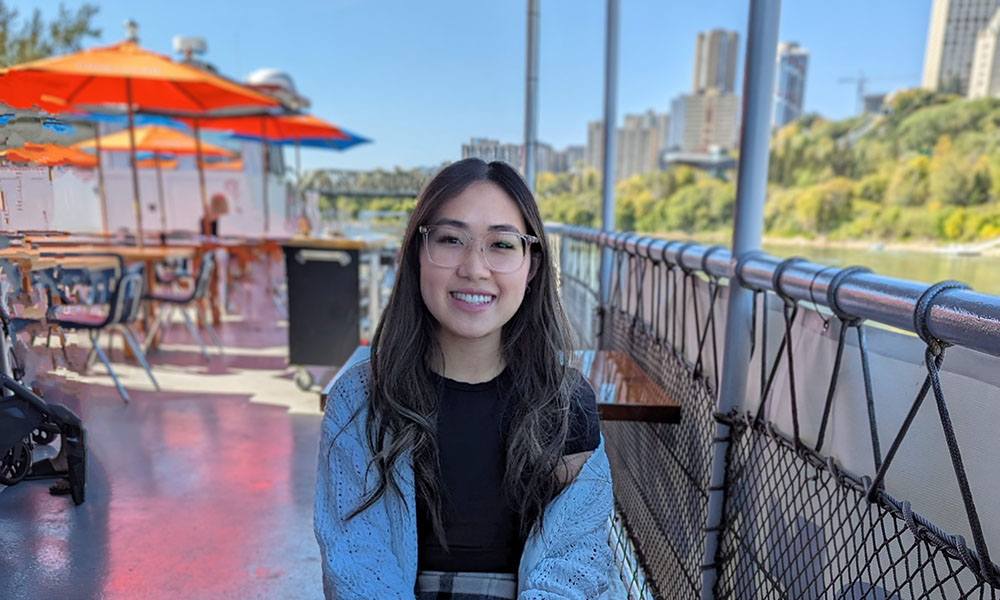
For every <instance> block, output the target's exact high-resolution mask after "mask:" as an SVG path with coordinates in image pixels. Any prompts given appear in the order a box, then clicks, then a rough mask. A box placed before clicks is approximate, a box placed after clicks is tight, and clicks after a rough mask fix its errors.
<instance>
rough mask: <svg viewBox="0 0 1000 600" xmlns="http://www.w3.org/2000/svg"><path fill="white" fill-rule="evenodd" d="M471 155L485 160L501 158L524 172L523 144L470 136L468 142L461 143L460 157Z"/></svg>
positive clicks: (470, 156) (469, 156)
mask: <svg viewBox="0 0 1000 600" xmlns="http://www.w3.org/2000/svg"><path fill="white" fill-rule="evenodd" d="M473 157H475V158H481V159H483V160H485V161H486V162H491V161H494V160H502V161H503V162H505V163H507V164H508V165H510V166H512V167H514V168H515V169H517V170H518V171H520V172H522V173H523V172H524V146H522V145H521V144H501V143H500V142H499V141H498V140H491V139H487V138H472V140H470V141H469V143H468V144H462V158H463V159H464V158H473Z"/></svg>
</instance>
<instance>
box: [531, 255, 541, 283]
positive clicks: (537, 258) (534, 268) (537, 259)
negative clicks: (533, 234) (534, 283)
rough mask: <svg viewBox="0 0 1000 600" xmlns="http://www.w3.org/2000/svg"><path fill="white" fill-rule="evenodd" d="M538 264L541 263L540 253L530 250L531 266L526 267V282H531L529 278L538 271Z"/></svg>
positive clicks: (533, 276)
mask: <svg viewBox="0 0 1000 600" xmlns="http://www.w3.org/2000/svg"><path fill="white" fill-rule="evenodd" d="M540 264H542V253H541V252H532V253H531V266H530V267H528V283H531V280H532V279H534V278H535V275H536V274H537V273H538V265H540Z"/></svg>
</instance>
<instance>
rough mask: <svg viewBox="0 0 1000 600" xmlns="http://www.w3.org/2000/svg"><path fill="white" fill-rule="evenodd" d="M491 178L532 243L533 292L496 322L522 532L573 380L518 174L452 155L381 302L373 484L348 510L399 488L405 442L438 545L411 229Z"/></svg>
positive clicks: (512, 496) (553, 454)
mask: <svg viewBox="0 0 1000 600" xmlns="http://www.w3.org/2000/svg"><path fill="white" fill-rule="evenodd" d="M481 181H489V182H492V183H494V184H496V185H497V186H499V187H500V189H502V190H503V191H504V192H505V193H506V194H507V195H508V196H509V197H510V198H511V199H512V200H513V201H514V202H515V203H516V204H517V206H518V209H519V210H520V211H521V215H522V216H523V217H524V221H525V224H526V225H527V229H528V231H527V232H526V233H527V234H529V235H534V236H536V237H538V238H539V240H540V241H539V243H538V244H535V245H533V246H532V255H531V261H532V264H531V269H530V273H531V275H529V285H530V291H529V292H528V293H527V294H526V295H525V296H524V300H523V301H522V303H521V306H520V307H519V308H518V310H517V312H516V313H515V314H514V316H513V317H512V318H511V319H510V320H509V321H508V322H507V323H506V324H505V325H504V326H503V329H502V331H501V340H502V341H501V353H502V357H503V359H504V361H505V362H506V365H507V367H506V369H507V370H506V373H505V377H504V380H505V381H509V382H510V388H509V389H507V390H503V395H504V397H505V400H506V401H507V403H508V406H507V409H506V410H507V414H509V415H510V421H509V423H510V429H509V431H508V432H507V463H506V471H505V475H504V488H505V490H506V492H507V495H508V498H509V500H510V501H511V503H512V505H513V507H514V508H515V509H516V510H517V512H518V514H519V515H520V535H521V537H522V538H526V537H527V536H528V534H529V532H530V530H531V527H532V525H533V524H534V523H535V522H536V521H537V520H538V517H539V516H540V515H541V513H542V510H543V509H544V508H545V505H546V504H548V503H549V501H550V500H552V498H554V497H555V495H556V494H557V493H558V491H559V484H558V481H557V478H556V468H557V467H558V465H559V461H560V459H561V458H562V456H563V451H564V447H565V443H566V436H567V429H568V415H569V406H570V398H571V396H572V391H573V389H575V385H576V383H577V382H575V381H572V378H571V376H570V371H569V370H568V365H567V362H568V359H569V357H572V356H573V355H572V348H571V345H570V337H569V327H568V323H567V321H566V316H565V314H564V313H563V309H562V305H561V304H560V302H559V297H558V292H557V290H556V280H555V274H554V268H553V266H552V260H551V258H550V257H551V256H552V255H551V253H550V251H549V244H548V240H547V239H546V237H545V231H544V230H543V227H542V219H541V216H540V215H539V213H538V206H537V204H535V199H534V197H533V196H532V195H531V192H530V190H528V187H527V186H526V185H525V183H524V180H523V179H522V178H521V176H520V175H519V174H518V173H517V171H515V170H514V169H513V168H511V167H510V166H509V165H507V164H505V163H503V162H491V163H489V164H486V163H485V162H483V161H482V160H479V159H477V158H469V159H465V160H462V161H460V162H457V163H453V164H451V165H449V166H448V167H446V168H444V169H443V170H441V172H439V173H438V174H437V175H436V176H435V177H434V178H433V179H432V180H431V181H430V182H428V183H427V185H426V186H425V187H424V189H423V190H421V192H420V195H419V197H418V198H417V206H416V209H415V210H414V212H413V215H412V216H411V217H410V222H409V224H408V226H407V228H406V233H405V234H404V235H403V241H402V246H401V249H400V257H399V266H398V272H397V276H396V282H395V285H394V286H393V289H392V295H391V296H390V298H389V302H388V305H387V306H386V308H385V311H384V312H383V313H382V318H381V320H380V321H379V324H378V327H377V328H376V330H375V335H374V336H373V337H372V341H371V345H372V361H371V370H372V378H371V389H370V390H369V392H370V393H369V397H370V404H369V407H368V408H369V410H368V418H367V423H366V434H367V439H368V445H369V449H370V450H371V455H372V462H371V464H370V465H369V468H372V467H375V468H376V469H377V474H378V478H377V481H378V484H377V486H376V488H375V490H374V491H373V493H372V494H371V495H369V496H368V497H367V498H366V499H365V500H364V501H363V502H362V503H361V504H360V506H358V507H357V508H356V509H355V510H354V512H352V514H351V517H353V516H355V515H357V514H358V513H360V512H362V511H364V510H365V509H367V508H368V507H370V506H371V505H372V504H374V503H375V502H376V501H377V500H378V499H379V498H380V497H381V496H382V495H383V494H384V493H385V492H386V490H387V489H391V490H392V491H393V492H394V493H397V494H398V493H399V487H398V483H397V482H396V480H395V478H394V477H393V466H394V464H395V463H396V461H397V460H398V459H399V458H400V456H401V455H403V454H404V452H406V451H407V450H410V451H412V456H413V475H414V483H415V486H416V493H417V497H418V499H420V500H422V501H423V502H424V503H425V504H426V506H427V507H428V508H429V511H430V518H431V523H432V525H433V528H434V532H435V534H436V536H437V537H438V539H439V541H440V542H441V543H442V545H445V546H446V543H445V540H444V528H443V518H442V506H441V487H440V477H439V473H440V467H439V464H440V463H439V461H438V443H437V410H438V390H437V388H436V386H435V382H434V379H433V378H432V372H431V368H430V365H431V364H432V362H433V361H435V360H436V361H440V362H439V364H443V360H444V356H443V355H442V351H441V347H440V346H439V344H438V340H437V335H436V332H437V327H438V323H437V321H436V319H435V318H434V317H433V316H432V315H431V313H430V312H429V311H428V310H427V307H426V306H425V305H424V303H423V300H422V296H421V293H420V255H419V252H420V246H421V242H422V239H421V235H420V233H419V231H418V228H419V227H420V226H421V225H426V224H428V222H429V221H430V219H432V218H433V217H434V215H435V214H436V212H437V211H438V209H439V208H440V207H441V205H442V204H443V203H444V202H446V201H448V200H450V199H451V198H454V197H456V196H458V195H459V194H461V193H462V192H463V191H464V190H465V189H466V188H467V187H468V186H469V185H470V184H472V183H475V182H481Z"/></svg>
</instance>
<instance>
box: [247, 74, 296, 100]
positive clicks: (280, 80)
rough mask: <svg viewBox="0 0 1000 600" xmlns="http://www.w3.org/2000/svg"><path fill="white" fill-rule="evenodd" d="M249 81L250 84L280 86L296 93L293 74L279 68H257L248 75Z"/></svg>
mask: <svg viewBox="0 0 1000 600" xmlns="http://www.w3.org/2000/svg"><path fill="white" fill-rule="evenodd" d="M247 83H248V84H250V85H259V86H267V87H274V88H279V89H283V90H285V91H288V92H291V93H293V94H294V93H296V90H295V83H294V82H293V81H292V77H291V75H289V74H288V73H285V72H284V71H279V70H278V69H270V68H264V69H257V70H256V71H254V72H253V73H250V74H249V75H247Z"/></svg>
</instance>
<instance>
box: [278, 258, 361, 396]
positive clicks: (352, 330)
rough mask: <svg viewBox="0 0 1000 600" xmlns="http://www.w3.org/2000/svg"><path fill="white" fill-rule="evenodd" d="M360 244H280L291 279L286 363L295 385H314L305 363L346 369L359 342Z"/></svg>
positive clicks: (288, 275)
mask: <svg viewBox="0 0 1000 600" xmlns="http://www.w3.org/2000/svg"><path fill="white" fill-rule="evenodd" d="M361 248H362V243H361V242H360V241H356V240H347V239H300V240H291V241H288V242H286V243H285V244H283V245H282V249H283V250H284V253H285V276H286V277H287V279H288V362H289V364H291V365H295V366H298V367H299V369H298V370H297V371H296V374H295V383H296V385H298V386H299V387H300V388H302V389H304V390H307V389H309V388H310V387H311V386H312V384H313V376H312V374H311V373H310V372H309V371H308V370H307V369H306V368H305V367H306V365H316V366H320V365H321V366H325V367H333V366H335V365H342V364H344V362H345V361H346V360H347V359H348V358H349V357H350V356H351V353H352V352H354V349H355V348H357V346H358V344H359V343H360V341H361V333H360V327H361V323H360V316H361V315H360V313H361V307H360V298H359V294H360V292H359V291H358V264H359V253H360V250H361Z"/></svg>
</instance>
